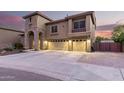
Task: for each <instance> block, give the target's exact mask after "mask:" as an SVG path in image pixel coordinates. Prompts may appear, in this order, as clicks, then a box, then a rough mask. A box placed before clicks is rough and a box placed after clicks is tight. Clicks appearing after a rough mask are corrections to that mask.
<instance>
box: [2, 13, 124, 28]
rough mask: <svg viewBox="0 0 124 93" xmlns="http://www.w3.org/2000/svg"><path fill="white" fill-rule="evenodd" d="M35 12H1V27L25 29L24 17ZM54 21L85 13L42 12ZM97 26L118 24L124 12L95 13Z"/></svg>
mask: <svg viewBox="0 0 124 93" xmlns="http://www.w3.org/2000/svg"><path fill="white" fill-rule="evenodd" d="M32 12H33V11H0V26H6V27H11V28H15V29H22V30H23V28H24V20H23V18H22V16H24V15H27V14H29V13H32ZM41 12H42V13H43V14H45V15H47V16H48V17H50V18H51V19H53V20H57V19H61V18H64V17H65V16H67V15H73V14H78V13H81V12H84V11H41ZM95 15H96V21H97V26H103V25H109V24H116V23H117V22H118V21H119V20H124V11H95Z"/></svg>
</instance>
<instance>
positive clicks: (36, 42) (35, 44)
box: [34, 31, 39, 51]
mask: <svg viewBox="0 0 124 93" xmlns="http://www.w3.org/2000/svg"><path fill="white" fill-rule="evenodd" d="M38 42H39V34H38V32H37V31H34V49H35V50H36V51H37V50H39V47H38V44H39V43H38Z"/></svg>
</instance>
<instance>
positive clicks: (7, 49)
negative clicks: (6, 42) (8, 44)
mask: <svg viewBox="0 0 124 93" xmlns="http://www.w3.org/2000/svg"><path fill="white" fill-rule="evenodd" d="M3 50H5V51H12V50H13V49H12V48H4V49H3Z"/></svg>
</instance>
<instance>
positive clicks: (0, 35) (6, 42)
mask: <svg viewBox="0 0 124 93" xmlns="http://www.w3.org/2000/svg"><path fill="white" fill-rule="evenodd" d="M22 35H24V32H23V31H18V30H14V29H10V28H5V27H0V49H3V48H10V47H12V45H13V44H14V43H16V42H20V43H22V44H23V38H24V37H23V36H22Z"/></svg>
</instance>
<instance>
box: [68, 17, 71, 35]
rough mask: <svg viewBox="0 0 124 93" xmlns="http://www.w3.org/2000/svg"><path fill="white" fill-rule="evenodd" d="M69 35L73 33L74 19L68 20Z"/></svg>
mask: <svg viewBox="0 0 124 93" xmlns="http://www.w3.org/2000/svg"><path fill="white" fill-rule="evenodd" d="M68 33H72V19H69V20H68Z"/></svg>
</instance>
